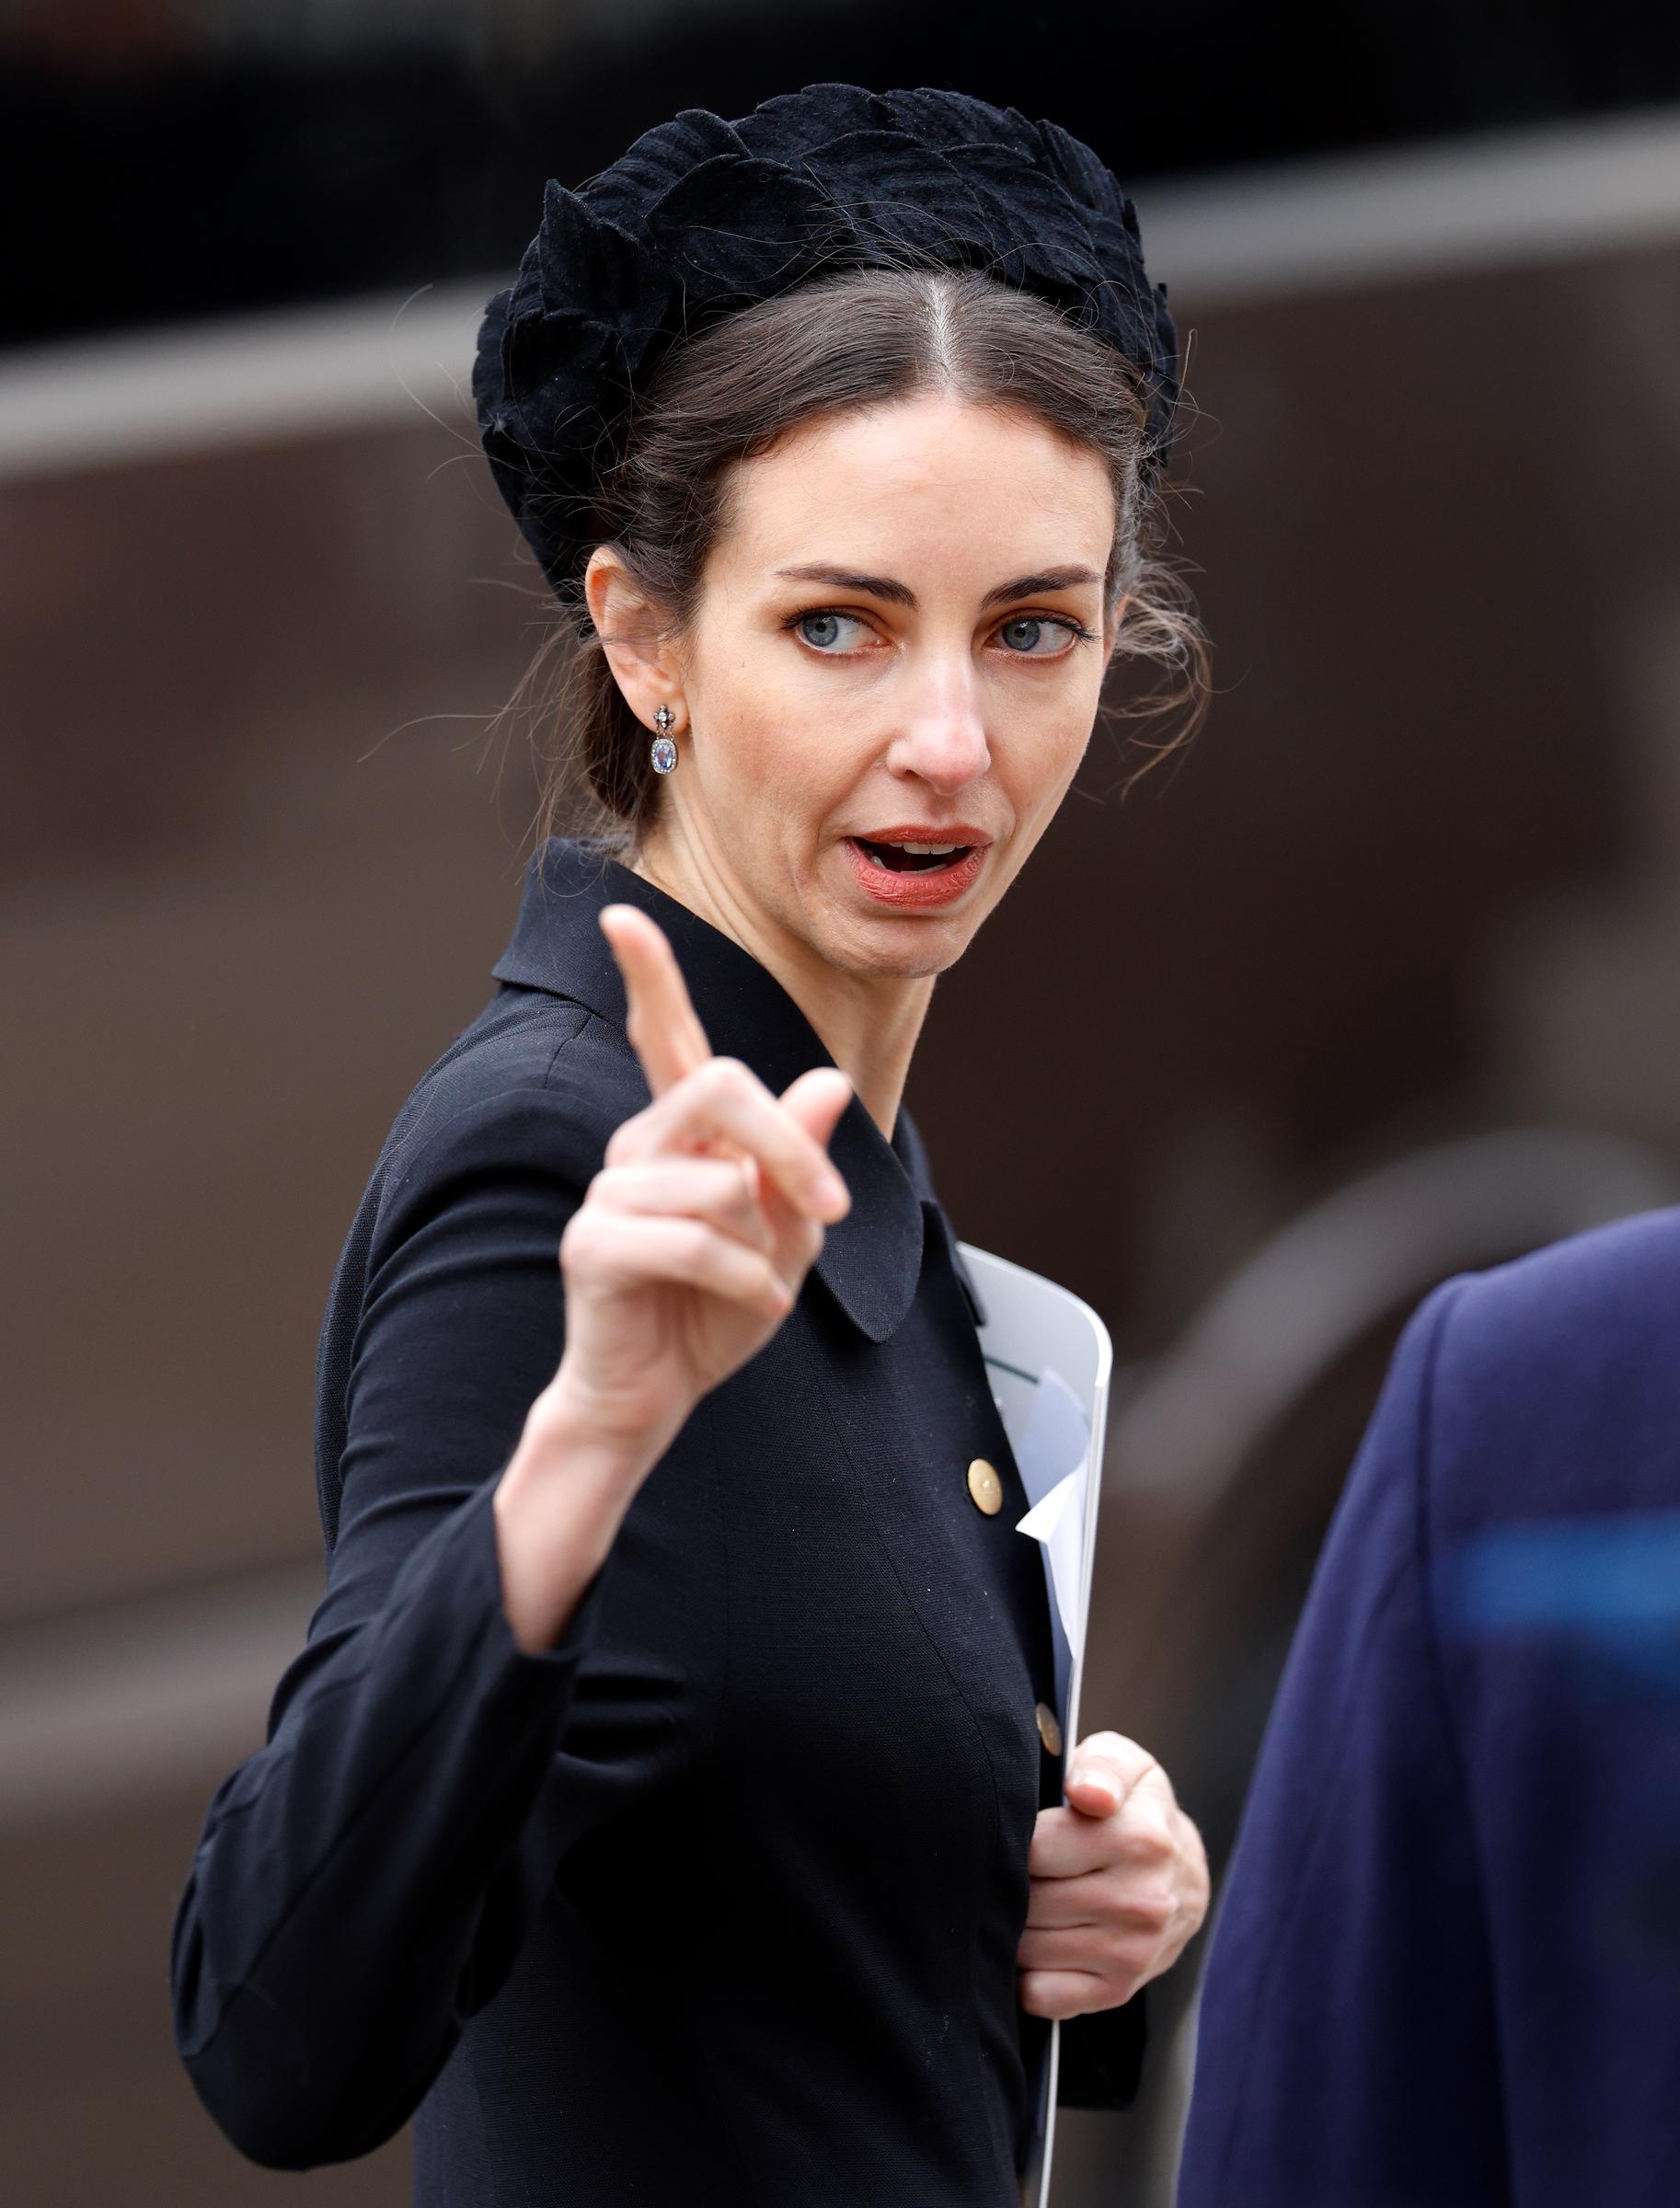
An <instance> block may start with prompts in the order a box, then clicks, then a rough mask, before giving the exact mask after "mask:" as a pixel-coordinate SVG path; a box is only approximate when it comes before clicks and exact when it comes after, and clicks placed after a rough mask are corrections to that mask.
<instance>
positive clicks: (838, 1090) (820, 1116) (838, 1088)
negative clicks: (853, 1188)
mask: <svg viewBox="0 0 1680 2208" xmlns="http://www.w3.org/2000/svg"><path fill="white" fill-rule="evenodd" d="M851 1100H852V1082H851V1076H850V1075H848V1074H846V1073H845V1072H844V1071H843V1070H842V1069H841V1068H840V1067H839V1066H837V1065H813V1066H811V1068H810V1069H809V1071H808V1072H806V1073H802V1074H801V1075H800V1077H799V1079H798V1080H797V1081H790V1082H789V1083H788V1087H786V1088H785V1089H783V1091H782V1093H781V1098H780V1102H781V1104H782V1106H783V1108H784V1110H787V1111H788V1112H790V1113H791V1114H792V1116H793V1117H794V1118H795V1119H796V1120H797V1121H799V1123H800V1126H801V1127H802V1128H803V1129H804V1130H805V1132H806V1133H807V1134H809V1135H811V1136H814V1138H815V1139H816V1140H817V1141H818V1142H819V1143H821V1144H823V1148H824V1149H825V1150H826V1149H827V1147H828V1144H829V1141H830V1138H831V1137H832V1136H833V1134H834V1129H835V1128H836V1127H837V1126H838V1125H839V1124H840V1120H841V1115H842V1114H843V1113H844V1112H845V1110H846V1106H847V1105H848V1104H849V1103H850V1102H851Z"/></svg>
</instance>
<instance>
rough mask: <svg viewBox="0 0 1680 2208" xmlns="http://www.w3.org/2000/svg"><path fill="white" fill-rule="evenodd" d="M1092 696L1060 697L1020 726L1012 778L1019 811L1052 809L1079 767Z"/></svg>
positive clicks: (1091, 717) (1088, 735) (1087, 739)
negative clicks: (1051, 705) (1020, 734)
mask: <svg viewBox="0 0 1680 2208" xmlns="http://www.w3.org/2000/svg"><path fill="white" fill-rule="evenodd" d="M1095 714H1096V700H1095V699H1094V698H1091V699H1088V700H1087V699H1086V698H1084V697H1083V696H1081V697H1079V698H1071V697H1070V698H1062V699H1058V700H1057V701H1056V702H1055V704H1054V705H1053V707H1048V708H1047V709H1046V711H1045V712H1044V713H1043V715H1042V716H1041V717H1040V718H1039V719H1037V720H1036V721H1035V722H1034V723H1032V724H1031V725H1030V727H1029V728H1028V729H1027V730H1023V734H1024V736H1025V738H1026V741H1025V742H1022V743H1021V744H1020V746H1019V749H1018V755H1017V758H1016V761H1015V771H1014V774H1013V776H1012V779H1013V780H1014V782H1015V785H1016V787H1015V791H1014V796H1015V800H1016V803H1017V805H1018V807H1019V809H1020V810H1021V811H1022V812H1024V813H1030V814H1038V813H1041V812H1045V811H1053V810H1054V808H1055V807H1056V805H1057V804H1059V803H1060V801H1061V799H1063V797H1064V795H1065V794H1066V791H1067V788H1068V785H1069V783H1071V782H1072V780H1073V778H1074V776H1076V774H1077V773H1078V771H1079V763H1080V761H1081V760H1082V759H1083V758H1084V757H1085V753H1086V749H1087V746H1088V744H1089V742H1090V740H1091V730H1092V725H1093V721H1094V718H1095Z"/></svg>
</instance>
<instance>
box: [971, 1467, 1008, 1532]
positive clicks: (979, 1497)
mask: <svg viewBox="0 0 1680 2208" xmlns="http://www.w3.org/2000/svg"><path fill="white" fill-rule="evenodd" d="M968 1491H969V1493H970V1494H971V1495H972V1497H973V1500H974V1508H975V1509H976V1510H977V1511H984V1512H985V1514H986V1516H987V1517H988V1518H995V1517H996V1515H997V1513H998V1512H999V1511H1001V1510H1002V1509H1003V1507H1004V1483H1003V1481H1002V1480H1001V1479H999V1478H998V1477H997V1471H996V1467H995V1466H993V1465H988V1464H987V1462H986V1460H985V1458H984V1456H977V1457H976V1458H975V1459H974V1461H973V1463H972V1465H971V1466H969V1468H968Z"/></svg>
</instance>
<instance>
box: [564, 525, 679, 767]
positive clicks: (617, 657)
mask: <svg viewBox="0 0 1680 2208" xmlns="http://www.w3.org/2000/svg"><path fill="white" fill-rule="evenodd" d="M583 596H584V600H585V602H586V604H588V606H589V617H590V619H591V620H592V621H593V623H594V625H595V633H596V635H597V636H598V637H599V638H601V648H602V650H604V652H605V654H606V663H607V665H608V666H609V667H610V668H611V669H612V671H613V678H614V680H615V681H616V683H617V684H618V687H619V689H620V690H621V691H622V692H623V694H624V698H625V702H626V704H627V706H628V707H629V708H630V710H631V712H632V713H634V714H635V716H636V718H637V719H639V721H641V722H642V723H643V724H644V725H645V726H646V727H649V728H651V727H652V725H653V716H654V714H655V713H656V712H657V711H658V710H659V708H660V707H661V706H665V705H669V706H679V705H680V704H681V700H682V694H683V679H682V669H681V667H680V666H679V664H678V662H677V660H676V656H675V654H674V652H673V650H671V648H670V645H669V643H668V642H667V641H666V640H665V639H664V638H663V637H662V634H661V622H660V615H659V609H658V607H657V606H656V605H655V604H654V603H653V601H652V600H651V599H650V597H649V596H648V594H647V592H645V591H644V590H643V589H642V587H641V585H640V584H639V582H638V581H636V579H635V577H634V576H633V575H632V574H631V573H630V571H629V569H627V567H626V566H625V564H624V561H623V559H622V558H620V556H619V555H618V553H617V552H616V551H615V550H614V548H613V546H611V545H597V546H595V548H594V550H593V552H592V553H591V554H590V556H589V565H588V566H587V567H586V568H585V569H584V570H583Z"/></svg>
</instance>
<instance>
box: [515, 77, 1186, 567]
mask: <svg viewBox="0 0 1680 2208" xmlns="http://www.w3.org/2000/svg"><path fill="white" fill-rule="evenodd" d="M905 261H916V262H920V263H923V264H926V263H927V262H930V261H931V262H933V263H936V264H938V265H942V266H945V267H950V268H970V269H977V270H982V271H984V273H986V274H988V275H992V276H995V277H999V278H1001V279H1002V280H1003V281H1004V282H1009V283H1013V284H1016V285H1018V286H1019V287H1020V288H1022V289H1023V290H1027V291H1030V292H1035V293H1038V294H1039V295H1040V296H1041V297H1043V298H1045V299H1047V300H1049V301H1050V302H1051V303H1052V304H1053V305H1056V306H1058V307H1060V308H1061V309H1062V310H1063V311H1064V312H1065V313H1067V314H1069V315H1070V316H1072V317H1073V318H1074V319H1075V320H1076V322H1077V323H1079V325H1080V326H1081V327H1082V328H1086V329H1088V330H1089V331H1090V332H1091V334H1092V335H1093V336H1096V337H1099V338H1100V339H1104V340H1105V341H1106V342H1107V343H1109V344H1110V345H1113V346H1115V347H1116V348H1117V349H1118V350H1119V351H1121V352H1122V353H1123V354H1124V355H1125V356H1126V358H1127V359H1128V360H1129V361H1131V362H1133V365H1134V366H1135V367H1136V369H1137V370H1138V372H1139V374H1140V375H1141V376H1142V377H1143V379H1144V381H1145V387H1146V390H1147V394H1148V403H1149V419H1148V431H1149V449H1148V453H1147V454H1146V458H1145V468H1146V471H1147V472H1148V473H1149V474H1150V475H1154V474H1156V473H1158V471H1159V469H1160V468H1161V467H1162V466H1165V464H1166V462H1167V459H1168V456H1169V454H1170V450H1171V436H1172V417H1173V409H1174V408H1175V406H1176V404H1177V401H1178V397H1179V374H1178V344H1177V337H1176V333H1175V331H1174V329H1173V325H1172V317H1171V316H1170V315H1169V314H1168V311H1167V287H1166V286H1165V284H1155V285H1151V283H1150V282H1149V280H1148V278H1147V276H1146V275H1145V270H1144V259H1143V247H1142V243H1141V240H1140V238H1139V236H1138V227H1137V217H1136V214H1135V213H1134V212H1133V206H1132V202H1131V201H1130V200H1129V199H1128V198H1127V196H1126V194H1125V193H1124V192H1123V191H1122V190H1121V187H1120V185H1119V184H1118V182H1117V181H1116V180H1115V178H1114V177H1113V176H1112V174H1111V173H1110V170H1109V169H1108V168H1107V167H1105V166H1104V164H1103V163H1102V162H1101V161H1100V160H1099V158H1098V156H1097V155H1095V154H1094V153H1093V152H1092V151H1091V149H1090V148H1089V147H1088V146H1087V145H1085V144H1081V143H1080V141H1079V140H1078V139H1076V138H1074V137H1070V136H1069V134H1068V133H1067V132H1065V131H1064V130H1062V129H1061V128H1060V127H1059V126H1058V125H1057V124H1055V123H1053V122H1036V123H1035V122H1029V121H1028V120H1027V118H1026V117H1025V116H1024V115H1022V114H1020V113H1019V112H1018V110H1017V109H1014V108H995V107H993V106H991V105H990V104H989V103H988V102H987V101H985V100H982V99H976V98H972V96H971V95H969V94H967V93H962V92H944V91H938V90H931V89H928V90H921V91H912V92H880V93H877V92H867V91H864V90H862V89H861V88H860V87H859V86H856V85H841V84H817V85H807V86H805V88H804V89H803V90H802V91H800V92H786V93H780V94H777V97H776V98H772V99H766V100H764V101H762V102H761V103H760V104H759V105H758V106H757V107H756V108H755V109H754V110H753V112H752V114H750V115H747V116H743V117H742V119H741V120H740V121H737V122H725V121H722V119H721V118H720V117H719V116H717V115H713V114H711V113H710V112H708V109H704V108H687V109H684V110H683V112H682V113H681V114H679V115H677V116H676V117H675V118H674V119H673V121H670V122H662V123H660V124H657V125H656V126H655V127H654V128H653V129H652V130H650V131H646V132H643V133H642V135H641V136H640V137H639V138H638V139H637V140H636V142H635V144H633V145H631V146H630V148H629V150H628V151H627V153H626V154H624V155H623V156H622V157H621V158H620V159H618V160H617V161H615V162H614V163H613V164H612V166H611V167H608V168H604V169H603V170H602V171H601V172H600V173H599V174H598V175H596V176H594V177H592V178H589V179H588V180H587V181H586V182H585V183H584V184H582V185H581V186H580V187H579V189H578V190H575V191H571V190H567V189H566V188H565V187H564V186H563V185H561V184H558V183H556V182H552V181H551V182H549V183H548V184H547V187H546V188H545V190H544V196H543V219H542V225H541V227H540V228H539V230H538V231H537V234H536V236H535V238H533V239H532V241H531V243H530V245H529V246H528V247H526V248H525V251H524V256H523V257H522V259H521V260H520V264H519V272H518V274H517V275H516V277H515V278H514V281H513V282H512V284H511V285H510V286H509V287H508V289H507V290H505V291H502V292H499V293H497V294H496V296H495V297H494V298H493V299H492V300H491V301H490V302H489V306H488V307H487V308H486V310H485V316H484V320H483V324H482V326H481V328H480V329H479V333H478V354H477V358H476V360H475V362H474V366H473V379H472V388H473V399H474V404H475V407H476V408H477V411H478V431H479V435H480V438H481V440H482V442H483V445H484V449H485V453H486V454H487V456H488V457H489V464H490V468H491V472H492V474H493V475H494V477H495V479H496V482H497V485H498V488H499V489H501V495H502V497H503V498H504V499H505V500H507V502H508V505H509V507H510V508H511V509H512V512H513V515H514V518H515V519H516V520H517V522H518V523H519V526H520V529H521V531H522V532H523V533H524V536H525V538H526V541H527V542H528V543H529V544H530V546H531V547H532V549H533V551H534V552H535V554H536V557H537V558H538V560H539V561H540V563H541V565H542V568H543V571H544V573H545V574H546V575H547V578H548V580H549V581H550V582H551V583H552V584H554V585H555V586H556V587H557V588H558V587H560V586H561V585H562V584H564V583H566V582H568V581H571V580H573V579H574V569H575V566H576V563H577V560H578V557H579V554H580V551H581V532H582V531H583V530H584V529H585V527H586V525H587V515H588V510H589V506H590V503H591V500H592V496H593V489H594V486H595V484H596V481H597V480H598V477H599V476H600V474H601V472H602V470H603V468H604V466H606V465H608V464H610V462H611V460H612V458H613V457H614V455H615V453H616V449H617V444H618V440H619V439H620V438H621V436H622V434H623V432H624V430H625V428H626V426H627V422H628V420H629V417H630V412H631V408H632V406H633V404H634V400H635V397H636V394H637V392H638V390H639V388H640V387H641V386H642V385H644V384H645V382H646V380H647V378H648V376H649V374H650V373H651V371H652V369H653V367H654V365H655V363H656V362H657V361H658V359H659V358H660V356H661V355H662V353H663V352H664V351H665V350H666V349H667V348H668V346H670V345H671V344H672V343H673V341H674V340H675V339H677V338H678V337H679V336H681V335H683V334H685V333H686V332H690V331H692V330H693V329H694V328H696V326H697V325H698V323H699V322H700V321H701V320H703V319H707V318H709V317H710V316H713V315H715V314H719V313H725V312H729V311H731V310H733V309H735V308H738V307H741V306H746V305H753V304H754V303H755V302H756V301H758V300H761V299H767V298H771V297H774V296H776V295H777V293H781V292H784V291H788V290H790V289H791V288H792V287H793V286H795V285H796V284H799V283H801V282H806V281H808V280H809V279H810V278H811V277H813V276H816V275H819V274H823V273H825V272H826V271H828V270H834V269H844V268H866V267H881V266H889V267H890V266H893V265H896V264H902V263H903V262H905Z"/></svg>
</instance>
